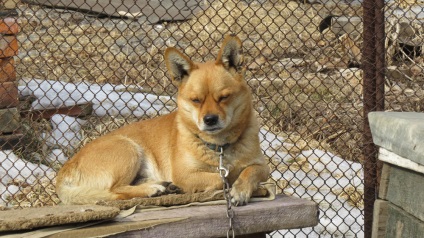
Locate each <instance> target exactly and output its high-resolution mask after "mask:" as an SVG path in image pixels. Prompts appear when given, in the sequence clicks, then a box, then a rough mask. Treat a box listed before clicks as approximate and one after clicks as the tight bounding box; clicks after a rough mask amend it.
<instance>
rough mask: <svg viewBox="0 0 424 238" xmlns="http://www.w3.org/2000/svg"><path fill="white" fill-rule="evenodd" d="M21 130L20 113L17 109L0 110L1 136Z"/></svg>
mask: <svg viewBox="0 0 424 238" xmlns="http://www.w3.org/2000/svg"><path fill="white" fill-rule="evenodd" d="M18 128H19V112H18V110H17V109H16V108H7V109H0V135H1V134H7V133H12V132H13V131H15V130H17V129H18Z"/></svg>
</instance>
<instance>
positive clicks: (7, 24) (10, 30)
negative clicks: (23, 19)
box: [0, 17, 19, 35]
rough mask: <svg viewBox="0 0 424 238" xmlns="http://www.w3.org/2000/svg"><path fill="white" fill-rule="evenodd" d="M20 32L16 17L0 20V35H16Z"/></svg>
mask: <svg viewBox="0 0 424 238" xmlns="http://www.w3.org/2000/svg"><path fill="white" fill-rule="evenodd" d="M18 32H19V25H18V22H17V19H16V18H15V17H6V18H0V34H4V35H16V34H18Z"/></svg>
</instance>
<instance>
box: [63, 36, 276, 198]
mask: <svg viewBox="0 0 424 238" xmlns="http://www.w3.org/2000/svg"><path fill="white" fill-rule="evenodd" d="M240 49H241V42H240V40H239V39H238V38H237V37H235V36H228V37H226V38H225V40H224V43H223V46H222V48H221V50H220V52H219V54H218V57H217V59H216V61H209V62H206V63H194V62H192V61H191V60H190V59H189V58H188V57H186V56H185V55H183V54H182V53H180V52H179V51H178V50H176V49H175V48H172V47H171V48H168V49H167V50H166V52H165V61H166V65H167V68H168V70H169V73H170V74H171V76H172V79H173V81H174V83H175V84H177V85H178V87H179V89H178V90H179V94H178V100H177V101H178V110H176V111H175V112H173V113H170V114H168V115H165V116H160V117H157V118H154V119H150V120H144V121H140V122H137V123H133V124H130V125H127V126H124V127H122V128H120V129H118V130H115V131H113V132H111V133H109V134H107V135H105V136H102V137H100V138H98V139H96V140H94V141H92V142H91V143H89V144H88V145H86V146H85V147H84V148H83V149H82V150H81V151H80V152H79V153H77V154H76V155H75V156H74V157H73V158H72V159H71V160H69V161H68V162H67V163H66V164H65V165H64V166H63V168H62V169H61V170H60V172H59V173H58V177H57V183H56V191H57V193H58V195H59V197H60V199H61V200H62V202H63V203H65V204H84V203H95V202H96V201H99V200H117V199H130V198H134V197H152V196H157V195H161V194H164V193H173V192H178V190H179V189H178V188H180V189H182V190H183V191H184V192H187V193H194V192H202V191H210V190H221V189H222V188H223V182H222V179H221V177H220V174H219V172H218V170H217V167H218V162H219V152H218V150H220V149H221V148H222V149H223V152H224V160H223V161H224V166H225V167H226V168H228V169H229V175H228V179H229V182H230V184H232V189H231V196H232V202H233V203H234V204H236V205H243V204H246V203H247V202H248V201H249V199H250V197H251V194H252V192H253V191H254V190H256V189H257V187H258V184H259V183H260V182H262V181H266V180H267V178H268V175H269V168H268V166H267V164H266V161H265V160H264V159H263V156H262V153H261V148H260V147H259V137H258V133H259V127H258V123H257V120H256V117H255V112H254V110H253V107H252V97H251V93H250V90H249V87H248V85H247V84H246V82H245V81H244V78H243V72H241V71H242V70H240V56H239V51H240ZM171 183H172V184H171Z"/></svg>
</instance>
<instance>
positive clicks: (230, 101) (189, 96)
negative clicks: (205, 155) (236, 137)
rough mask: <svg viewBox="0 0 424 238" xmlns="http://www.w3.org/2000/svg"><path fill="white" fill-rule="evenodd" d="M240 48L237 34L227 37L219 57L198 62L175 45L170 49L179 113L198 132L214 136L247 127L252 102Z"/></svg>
mask: <svg viewBox="0 0 424 238" xmlns="http://www.w3.org/2000/svg"><path fill="white" fill-rule="evenodd" d="M240 50H241V41H240V39H239V38H237V37H236V36H227V37H226V38H225V40H224V42H223V45H222V47H221V49H220V51H219V53H218V56H217V58H216V60H215V61H208V62H205V63H195V62H193V61H191V60H190V59H189V58H188V57H187V56H185V55H183V54H182V53H181V52H180V51H178V50H177V49H175V48H172V47H171V48H168V49H167V50H166V52H165V62H166V65H167V68H168V71H169V73H170V75H171V77H172V79H173V81H174V83H175V84H177V85H178V91H179V93H178V107H179V114H180V115H182V117H183V120H184V121H185V122H186V124H187V122H188V124H189V125H188V126H189V127H190V129H191V130H192V131H194V133H197V134H199V135H204V136H206V137H211V136H212V137H213V136H214V135H222V133H224V132H228V131H240V130H244V128H242V127H243V126H245V125H246V124H247V121H248V120H249V119H250V115H251V111H252V105H251V95H250V91H249V87H248V85H247V84H246V82H245V81H244V77H243V74H244V72H243V70H242V69H241V56H240V54H239V52H240ZM237 128H238V129H237ZM238 133H241V131H240V132H238Z"/></svg>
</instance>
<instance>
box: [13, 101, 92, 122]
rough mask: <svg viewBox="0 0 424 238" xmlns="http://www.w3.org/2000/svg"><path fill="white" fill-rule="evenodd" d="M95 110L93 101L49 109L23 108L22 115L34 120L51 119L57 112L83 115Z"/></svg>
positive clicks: (76, 115) (77, 115)
mask: <svg viewBox="0 0 424 238" xmlns="http://www.w3.org/2000/svg"><path fill="white" fill-rule="evenodd" d="M92 112H93V104H92V103H85V104H80V105H74V106H68V107H66V106H63V107H60V108H47V109H40V110H22V111H21V116H22V117H28V118H31V119H32V120H39V119H50V118H52V117H53V116H54V115H55V114H64V115H68V116H72V117H82V116H87V115H91V114H92Z"/></svg>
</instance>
